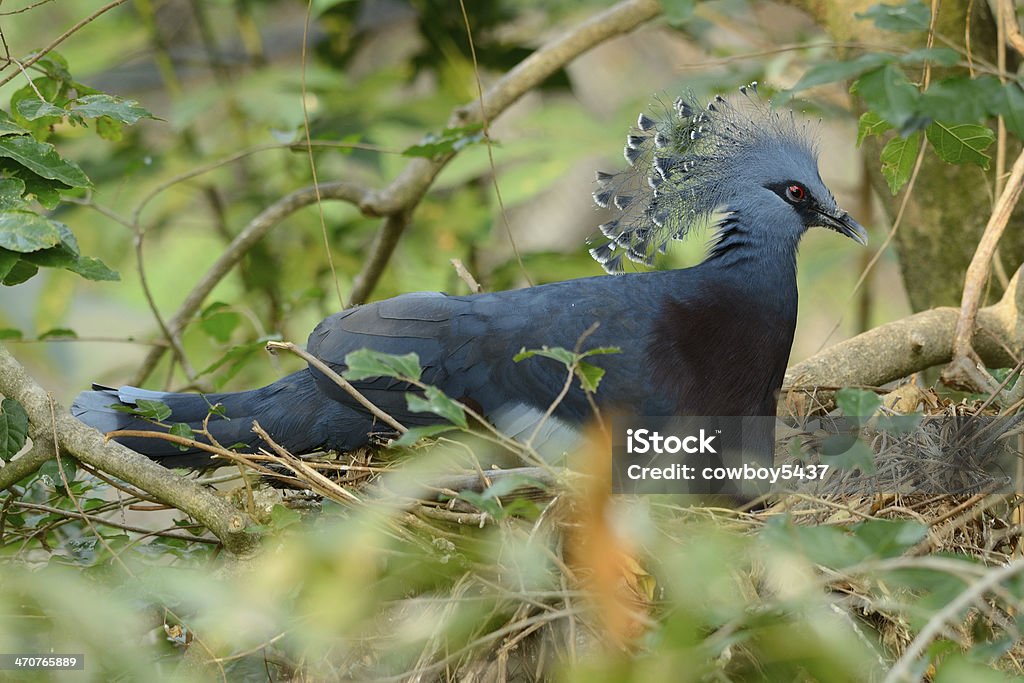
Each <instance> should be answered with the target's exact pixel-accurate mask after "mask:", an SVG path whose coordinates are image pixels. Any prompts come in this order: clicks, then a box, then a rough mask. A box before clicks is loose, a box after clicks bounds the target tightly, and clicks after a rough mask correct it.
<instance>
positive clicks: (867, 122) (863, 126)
mask: <svg viewBox="0 0 1024 683" xmlns="http://www.w3.org/2000/svg"><path fill="white" fill-rule="evenodd" d="M891 129H892V126H890V125H889V123H888V122H887V121H885V120H884V119H883V118H882V117H881V116H879V115H878V114H876V113H875V112H873V111H866V112H864V113H863V114H861V116H860V119H858V121H857V146H858V147H860V146H861V145H862V144H864V141H865V140H866V139H868V138H869V137H871V136H872V135H881V134H882V133H884V132H885V131H887V130H891Z"/></svg>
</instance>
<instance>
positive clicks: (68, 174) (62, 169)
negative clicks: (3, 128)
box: [0, 135, 91, 187]
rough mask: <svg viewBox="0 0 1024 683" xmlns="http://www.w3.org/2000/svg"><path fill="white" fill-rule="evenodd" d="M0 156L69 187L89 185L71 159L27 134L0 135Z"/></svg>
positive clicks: (87, 179)
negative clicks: (65, 157) (63, 156)
mask: <svg viewBox="0 0 1024 683" xmlns="http://www.w3.org/2000/svg"><path fill="white" fill-rule="evenodd" d="M0 157H6V158H8V159H11V160H13V161H16V162H18V163H19V164H21V165H22V166H24V167H25V168H27V169H28V170H30V171H32V172H33V173H35V174H36V175H38V176H41V177H43V178H47V179H49V180H57V181H60V182H62V183H64V184H65V185H67V186H69V187H89V186H90V184H91V183H90V182H89V178H88V177H87V176H86V175H85V173H83V172H82V169H81V168H79V167H78V164H76V163H75V162H73V161H68V160H67V159H64V158H62V157H61V156H60V155H59V154H57V151H56V150H55V149H54V147H53V145H51V144H49V143H46V142H37V141H36V140H33V139H32V138H31V137H29V136H27V135H10V136H7V137H0Z"/></svg>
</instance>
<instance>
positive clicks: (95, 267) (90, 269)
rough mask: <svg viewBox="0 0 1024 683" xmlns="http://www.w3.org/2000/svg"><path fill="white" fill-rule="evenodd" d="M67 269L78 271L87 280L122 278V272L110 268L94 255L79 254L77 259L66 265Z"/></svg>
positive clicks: (73, 271)
mask: <svg viewBox="0 0 1024 683" xmlns="http://www.w3.org/2000/svg"><path fill="white" fill-rule="evenodd" d="M65 270H70V271H71V272H72V273H77V274H78V275H81V276H82V277H84V278H85V279H86V280H98V281H111V280H120V279H121V275H120V273H118V272H117V271H116V270H112V269H110V268H109V267H108V266H107V264H105V263H103V261H100V260H99V259H98V258H93V257H92V256H79V257H78V260H77V261H75V262H74V263H72V264H70V265H68V266H65Z"/></svg>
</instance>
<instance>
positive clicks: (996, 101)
mask: <svg viewBox="0 0 1024 683" xmlns="http://www.w3.org/2000/svg"><path fill="white" fill-rule="evenodd" d="M988 105H989V109H990V110H991V111H992V112H993V113H995V114H998V115H999V116H1002V117H1003V123H1005V124H1006V129H1007V130H1009V131H1010V132H1011V133H1013V134H1014V135H1016V136H1017V137H1018V138H1021V139H1024V90H1021V87H1020V84H1018V83H1017V82H1015V81H1011V82H1010V83H1007V84H1006V85H1004V86H1003V87H1001V88H1000V89H999V90H997V91H995V92H993V93H992V95H991V96H990V99H989V103H988Z"/></svg>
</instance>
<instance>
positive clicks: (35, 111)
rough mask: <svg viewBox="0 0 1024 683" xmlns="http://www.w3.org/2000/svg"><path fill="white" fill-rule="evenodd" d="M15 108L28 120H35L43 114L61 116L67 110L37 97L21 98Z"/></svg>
mask: <svg viewBox="0 0 1024 683" xmlns="http://www.w3.org/2000/svg"><path fill="white" fill-rule="evenodd" d="M17 110H18V113H19V114H21V115H22V116H24V117H25V118H26V119H27V120H29V121H35V120H36V119H40V118H42V117H44V116H53V117H56V118H63V117H64V115H65V114H67V112H66V111H64V110H63V109H61V108H60V107H58V106H56V105H53V104H50V103H49V102H47V101H46V100H41V99H39V98H35V99H26V100H21V101H20V102H18V104H17Z"/></svg>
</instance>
